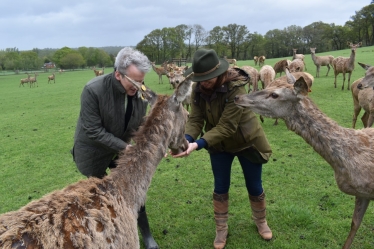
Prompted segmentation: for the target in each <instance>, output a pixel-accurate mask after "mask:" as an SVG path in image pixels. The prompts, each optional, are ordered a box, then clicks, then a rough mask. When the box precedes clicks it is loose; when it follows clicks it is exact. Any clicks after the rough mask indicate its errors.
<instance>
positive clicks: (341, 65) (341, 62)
mask: <svg viewBox="0 0 374 249" xmlns="http://www.w3.org/2000/svg"><path fill="white" fill-rule="evenodd" d="M347 44H348V46H349V47H350V48H351V55H350V56H349V57H341V56H339V57H336V58H335V59H333V60H332V67H333V68H334V75H335V80H334V86H335V88H336V77H337V76H338V75H339V73H342V74H343V86H342V90H344V82H345V74H346V73H348V87H347V90H349V84H350V83H351V75H352V72H353V70H354V69H355V57H356V49H357V48H358V47H360V46H361V44H362V42H359V43H357V44H352V43H350V42H348V43H347Z"/></svg>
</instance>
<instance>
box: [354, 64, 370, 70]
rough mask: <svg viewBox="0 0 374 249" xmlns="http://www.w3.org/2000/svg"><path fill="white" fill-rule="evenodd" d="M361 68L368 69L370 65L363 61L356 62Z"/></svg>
mask: <svg viewBox="0 0 374 249" xmlns="http://www.w3.org/2000/svg"><path fill="white" fill-rule="evenodd" d="M357 63H358V64H359V65H360V66H361V67H362V68H363V69H365V70H368V69H369V68H370V67H371V66H370V65H368V64H364V63H361V62H357Z"/></svg>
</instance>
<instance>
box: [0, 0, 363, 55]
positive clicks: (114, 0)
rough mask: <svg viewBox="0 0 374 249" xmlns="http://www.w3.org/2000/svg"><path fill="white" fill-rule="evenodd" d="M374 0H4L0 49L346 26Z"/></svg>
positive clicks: (119, 43) (125, 43) (130, 42)
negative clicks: (191, 32)
mask: <svg viewBox="0 0 374 249" xmlns="http://www.w3.org/2000/svg"><path fill="white" fill-rule="evenodd" d="M369 4H370V0H355V1H343V0H306V1H305V0H304V1H302V0H278V1H270V0H257V1H253V0H232V1H229V0H214V1H213V0H173V1H166V0H152V1H149V0H144V1H142V0H133V1H128V0H122V1H121V0H104V1H103V0H100V1H99V0H89V1H88V0H80V1H76V0H63V1H61V2H60V1H51V0H48V1H47V0H2V1H0V11H1V14H0V23H1V25H0V50H4V49H6V48H14V47H16V48H18V49H19V50H21V51H23V50H31V49H33V48H39V49H43V48H62V47H64V46H67V47H70V48H78V47H81V46H85V47H104V46H121V47H122V46H123V47H124V46H135V45H136V44H137V43H138V42H140V41H141V40H142V39H143V38H144V36H146V35H147V34H149V33H150V32H151V31H153V30H155V29H162V28H165V27H175V26H177V25H180V24H186V25H194V24H199V25H201V26H202V27H203V28H204V29H205V30H206V31H210V30H212V29H213V28H214V27H216V26H220V27H223V26H227V25H229V24H234V23H235V24H238V25H245V26H246V27H247V28H248V30H249V31H250V32H251V33H254V32H257V33H259V34H262V35H265V34H266V32H267V31H269V30H273V29H281V30H282V29H284V28H286V27H288V26H291V25H298V26H301V27H305V26H307V25H309V24H311V23H313V22H318V21H322V22H324V23H329V24H330V23H335V24H336V25H344V24H345V22H346V21H349V20H350V17H351V16H353V15H355V11H359V10H361V9H362V8H363V7H364V6H367V5H369Z"/></svg>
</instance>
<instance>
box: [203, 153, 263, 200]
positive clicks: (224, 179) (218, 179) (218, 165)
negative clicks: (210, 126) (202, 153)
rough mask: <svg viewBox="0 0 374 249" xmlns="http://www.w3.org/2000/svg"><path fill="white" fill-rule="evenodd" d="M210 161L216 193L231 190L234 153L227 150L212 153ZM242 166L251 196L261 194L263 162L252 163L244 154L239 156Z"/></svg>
mask: <svg viewBox="0 0 374 249" xmlns="http://www.w3.org/2000/svg"><path fill="white" fill-rule="evenodd" d="M209 155H210V162H211V165H212V170H213V175H214V192H215V193H216V194H225V193H228V192H229V188H230V178H231V166H232V162H233V160H234V158H235V156H234V155H232V154H230V153H227V152H219V153H212V154H209ZM237 157H238V159H239V162H240V165H241V166H242V170H243V174H244V179H245V185H246V187H247V191H248V193H249V194H250V195H251V196H259V195H261V194H262V192H263V188H262V180H261V175H262V164H260V163H252V162H250V161H249V160H248V159H246V158H245V157H243V156H237Z"/></svg>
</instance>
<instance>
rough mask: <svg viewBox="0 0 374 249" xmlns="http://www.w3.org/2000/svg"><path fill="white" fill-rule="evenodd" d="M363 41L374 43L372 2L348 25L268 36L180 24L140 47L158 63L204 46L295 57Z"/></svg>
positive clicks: (239, 55) (319, 25) (233, 53)
mask: <svg viewBox="0 0 374 249" xmlns="http://www.w3.org/2000/svg"><path fill="white" fill-rule="evenodd" d="M360 41H361V42H362V43H363V45H364V46H371V45H373V44H374V4H373V3H371V4H369V5H367V6H365V7H363V8H362V9H361V10H359V11H356V12H355V15H353V16H351V17H350V20H349V21H347V22H346V23H345V25H344V26H341V25H335V24H334V23H332V24H328V23H324V22H321V21H320V22H313V23H311V24H310V25H307V26H305V27H301V26H297V25H291V26H289V27H286V28H284V29H283V30H280V29H273V30H269V31H268V32H267V33H266V34H265V35H261V34H258V33H257V32H254V33H251V32H250V31H249V30H248V28H247V27H246V26H245V25H237V24H229V25H227V26H223V27H221V26H216V27H214V28H213V29H212V30H209V31H206V30H205V29H204V28H203V27H202V26H201V25H199V24H195V25H184V24H181V25H178V26H176V27H174V28H162V29H155V30H153V31H151V32H150V33H149V34H148V35H146V36H145V37H144V39H143V40H142V41H140V42H139V43H138V44H137V46H136V48H137V49H139V50H140V51H142V52H144V53H145V54H146V55H147V56H148V58H150V60H151V61H156V62H157V63H158V64H161V63H162V62H164V61H166V60H170V59H171V58H187V59H189V58H191V57H192V56H191V55H192V54H193V53H194V52H195V51H196V50H197V49H199V48H200V47H205V48H212V49H215V50H216V52H217V54H218V55H219V56H221V57H224V56H227V58H235V59H237V60H250V59H253V57H254V56H259V55H265V56H266V58H281V57H287V56H292V49H293V48H297V49H298V51H297V52H298V53H303V54H309V53H310V49H309V48H310V47H316V48H317V49H318V52H319V53H321V52H326V51H332V50H340V49H345V48H347V42H352V43H357V42H360Z"/></svg>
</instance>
